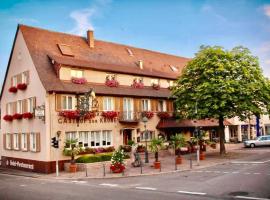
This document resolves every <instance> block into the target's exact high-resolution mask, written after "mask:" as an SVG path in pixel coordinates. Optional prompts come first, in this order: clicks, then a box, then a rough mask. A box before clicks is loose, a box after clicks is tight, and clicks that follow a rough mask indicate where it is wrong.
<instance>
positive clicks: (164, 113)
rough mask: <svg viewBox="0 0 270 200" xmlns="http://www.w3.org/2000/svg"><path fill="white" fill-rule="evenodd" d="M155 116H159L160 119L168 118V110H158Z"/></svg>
mask: <svg viewBox="0 0 270 200" xmlns="http://www.w3.org/2000/svg"><path fill="white" fill-rule="evenodd" d="M157 116H158V117H159V118H160V119H168V118H170V117H171V116H170V114H169V113H168V112H159V113H158V114H157Z"/></svg>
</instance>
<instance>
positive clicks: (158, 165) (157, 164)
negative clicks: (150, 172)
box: [154, 161, 160, 169]
mask: <svg viewBox="0 0 270 200" xmlns="http://www.w3.org/2000/svg"><path fill="white" fill-rule="evenodd" d="M154 168H155V169H160V161H158V162H154Z"/></svg>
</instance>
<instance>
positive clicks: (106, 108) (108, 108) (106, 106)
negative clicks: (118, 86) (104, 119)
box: [103, 97, 114, 111]
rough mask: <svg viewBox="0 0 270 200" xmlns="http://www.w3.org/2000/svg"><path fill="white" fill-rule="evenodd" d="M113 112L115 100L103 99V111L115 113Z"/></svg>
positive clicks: (111, 98) (110, 98)
mask: <svg viewBox="0 0 270 200" xmlns="http://www.w3.org/2000/svg"><path fill="white" fill-rule="evenodd" d="M109 102H110V103H109ZM109 105H110V106H109ZM113 110H114V98H113V97H103V111H113Z"/></svg>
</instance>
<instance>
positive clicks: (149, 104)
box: [141, 99, 151, 111]
mask: <svg viewBox="0 0 270 200" xmlns="http://www.w3.org/2000/svg"><path fill="white" fill-rule="evenodd" d="M146 105H147V107H145V106H146ZM141 109H142V111H151V100H150V99H141Z"/></svg>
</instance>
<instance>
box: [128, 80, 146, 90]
mask: <svg viewBox="0 0 270 200" xmlns="http://www.w3.org/2000/svg"><path fill="white" fill-rule="evenodd" d="M131 87H133V88H137V89H142V88H144V84H143V83H141V82H136V81H133V83H132V85H131Z"/></svg>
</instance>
